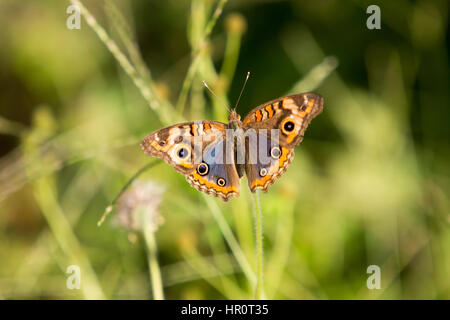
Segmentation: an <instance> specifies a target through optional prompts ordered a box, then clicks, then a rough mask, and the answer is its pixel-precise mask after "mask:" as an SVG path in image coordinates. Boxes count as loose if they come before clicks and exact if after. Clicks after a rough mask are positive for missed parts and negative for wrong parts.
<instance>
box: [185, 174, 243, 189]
mask: <svg viewBox="0 0 450 320" xmlns="http://www.w3.org/2000/svg"><path fill="white" fill-rule="evenodd" d="M192 176H193V177H194V180H195V181H199V182H200V184H202V185H204V186H206V187H207V188H212V189H214V190H215V191H216V192H221V193H223V194H225V195H227V194H229V193H233V192H235V193H237V192H238V190H237V188H236V187H234V186H229V187H221V186H218V185H217V184H216V183H214V182H210V181H209V180H208V179H205V178H204V177H202V176H201V175H199V174H198V173H197V172H194V173H193V174H192Z"/></svg>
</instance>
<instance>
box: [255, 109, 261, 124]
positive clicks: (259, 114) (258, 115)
mask: <svg viewBox="0 0 450 320" xmlns="http://www.w3.org/2000/svg"><path fill="white" fill-rule="evenodd" d="M255 114H256V122H261V120H262V114H261V110H258V111H256V113H255Z"/></svg>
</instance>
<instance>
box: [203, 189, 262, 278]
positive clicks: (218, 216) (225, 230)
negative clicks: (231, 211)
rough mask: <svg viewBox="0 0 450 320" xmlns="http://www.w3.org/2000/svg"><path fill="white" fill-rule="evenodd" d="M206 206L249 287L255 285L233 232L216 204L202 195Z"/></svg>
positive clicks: (252, 274)
mask: <svg viewBox="0 0 450 320" xmlns="http://www.w3.org/2000/svg"><path fill="white" fill-rule="evenodd" d="M203 197H204V199H205V201H206V204H207V205H208V207H209V209H210V210H211V213H212V215H213V217H214V219H215V220H216V222H217V224H218V225H219V228H220V231H221V232H222V234H223V236H224V238H225V240H226V242H227V243H228V245H229V246H230V249H231V252H233V255H234V257H235V258H236V261H237V262H238V264H239V266H240V267H241V269H242V271H243V272H244V274H245V276H246V278H247V280H248V281H249V282H250V284H251V285H254V284H256V276H255V273H254V272H253V270H252V268H251V266H250V264H249V262H248V260H247V258H246V257H245V254H244V252H243V251H242V249H241V247H240V246H239V243H238V241H237V240H236V238H235V237H234V235H233V232H232V231H231V229H230V226H229V225H228V223H227V221H226V220H225V218H224V216H223V214H222V212H221V210H220V208H219V207H218V206H217V203H216V202H215V201H214V200H213V199H211V197H209V196H207V195H203Z"/></svg>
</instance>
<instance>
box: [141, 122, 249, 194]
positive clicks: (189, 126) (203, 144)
mask: <svg viewBox="0 0 450 320" xmlns="http://www.w3.org/2000/svg"><path fill="white" fill-rule="evenodd" d="M226 128H227V126H226V125H225V124H224V123H220V122H215V121H197V122H186V123H181V124H177V125H174V126H171V127H167V128H164V129H161V130H158V131H156V132H153V133H152V134H150V135H148V136H147V137H145V138H144V140H142V143H141V147H142V150H143V151H144V152H145V153H146V154H147V155H150V156H153V157H158V158H161V159H163V160H164V161H165V162H167V163H168V164H170V165H171V166H172V167H173V168H174V169H175V170H177V171H178V172H180V173H182V174H183V175H184V176H185V177H186V180H187V181H188V182H189V183H190V184H191V185H192V186H193V187H194V188H196V189H197V190H199V191H203V192H205V193H207V194H212V195H214V196H216V197H219V198H221V199H222V200H224V201H228V200H229V199H231V198H232V197H237V196H238V195H239V183H240V182H239V176H238V174H237V171H236V167H235V165H234V161H233V159H231V160H232V161H226V160H230V159H225V158H226V157H225V155H226V148H227V144H226V139H225V137H226V133H225V130H226Z"/></svg>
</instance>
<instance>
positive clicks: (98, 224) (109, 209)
mask: <svg viewBox="0 0 450 320" xmlns="http://www.w3.org/2000/svg"><path fill="white" fill-rule="evenodd" d="M159 163H160V162H159V161H158V160H155V161H152V162H150V163H148V164H146V165H145V166H143V167H142V168H140V169H139V170H138V171H137V172H136V173H135V174H134V175H133V176H132V177H131V178H130V180H128V182H127V183H125V185H124V186H123V187H122V189H120V191H119V193H118V194H117V195H116V197H115V198H114V200H113V201H112V202H111V204H110V205H109V206H107V207H106V209H105V212H103V215H102V217H101V218H100V220H98V222H97V226H99V227H100V226H101V225H102V224H103V222H104V221H105V219H106V217H107V216H108V215H109V213H110V212H111V211H112V210H113V209H114V206H115V205H116V202H117V200H118V199H119V198H120V196H121V195H122V194H123V193H124V192H125V190H127V189H128V187H129V186H130V185H131V184H132V183H133V181H134V180H136V179H137V178H138V177H139V176H140V175H141V174H142V173H144V172H145V171H147V170H148V169H150V168H153V167H154V166H156V165H157V164H159Z"/></svg>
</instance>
